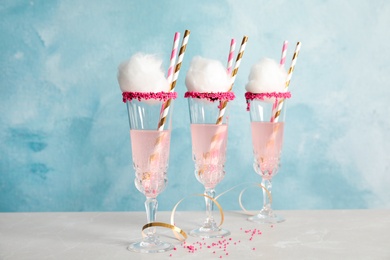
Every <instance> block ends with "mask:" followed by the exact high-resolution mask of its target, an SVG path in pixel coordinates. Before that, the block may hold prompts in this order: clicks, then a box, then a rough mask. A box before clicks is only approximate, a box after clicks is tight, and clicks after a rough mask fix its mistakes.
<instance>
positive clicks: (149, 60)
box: [118, 53, 170, 92]
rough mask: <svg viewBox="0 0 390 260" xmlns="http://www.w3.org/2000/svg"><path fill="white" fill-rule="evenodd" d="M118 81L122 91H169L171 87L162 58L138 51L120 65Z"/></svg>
mask: <svg viewBox="0 0 390 260" xmlns="http://www.w3.org/2000/svg"><path fill="white" fill-rule="evenodd" d="M118 82H119V86H120V88H121V90H122V92H161V91H164V92H169V89H170V86H169V83H168V80H167V79H166V78H165V75H164V72H163V70H162V60H160V59H157V58H156V57H155V56H154V55H149V54H143V53H136V54H134V55H133V56H132V57H131V58H130V59H129V60H128V61H125V62H123V63H121V64H120V65H119V67H118Z"/></svg>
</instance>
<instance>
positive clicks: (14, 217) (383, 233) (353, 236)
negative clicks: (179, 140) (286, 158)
mask: <svg viewBox="0 0 390 260" xmlns="http://www.w3.org/2000/svg"><path fill="white" fill-rule="evenodd" d="M278 213H280V214H282V215H283V216H284V217H285V218H286V219H287V220H286V221H285V222H283V223H280V224H275V225H262V224H256V223H252V222H249V221H247V220H246V218H247V216H246V215H244V214H243V213H241V212H225V222H224V224H223V227H224V228H226V229H229V230H230V231H231V235H230V236H229V237H226V238H224V239H199V238H194V237H188V239H187V240H186V241H185V243H184V242H180V241H179V240H177V239H176V238H175V237H174V236H173V234H172V232H171V230H169V229H164V228H158V230H157V232H158V233H159V234H160V237H161V238H162V239H165V240H168V241H170V242H173V243H174V244H175V246H176V250H172V251H169V252H166V253H158V254H157V256H158V257H159V259H173V258H183V257H185V259H200V258H201V259H221V258H224V259H239V258H241V259H255V258H259V257H264V258H267V259H390V210H316V211H278ZM175 216H176V217H175V222H176V225H177V226H179V227H181V228H182V229H184V230H185V231H189V230H190V229H191V228H194V227H195V226H197V224H198V223H201V222H202V221H203V218H204V212H176V215H175ZM169 218H170V212H158V215H157V220H158V221H162V222H167V223H169ZM215 218H216V220H217V221H219V215H218V212H215ZM145 219H146V217H145V213H144V212H81V213H70V212H64V213H0V259H156V258H155V257H156V254H141V253H133V252H130V251H128V250H127V249H126V247H127V245H128V244H129V243H130V242H131V241H132V240H134V239H137V238H140V237H141V227H142V226H143V225H144V224H145V221H146V220H145ZM218 244H219V245H218ZM219 247H221V248H219ZM189 248H190V249H189Z"/></svg>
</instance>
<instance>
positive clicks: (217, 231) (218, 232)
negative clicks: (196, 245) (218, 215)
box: [190, 225, 230, 238]
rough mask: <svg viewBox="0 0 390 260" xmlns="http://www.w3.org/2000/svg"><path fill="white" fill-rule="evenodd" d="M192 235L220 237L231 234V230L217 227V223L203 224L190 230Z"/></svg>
mask: <svg viewBox="0 0 390 260" xmlns="http://www.w3.org/2000/svg"><path fill="white" fill-rule="evenodd" d="M190 235H191V236H193V237H200V238H218V237H227V236H229V235H230V231H229V230H226V229H222V228H219V227H217V225H211V226H203V227H200V228H197V229H194V230H191V231H190Z"/></svg>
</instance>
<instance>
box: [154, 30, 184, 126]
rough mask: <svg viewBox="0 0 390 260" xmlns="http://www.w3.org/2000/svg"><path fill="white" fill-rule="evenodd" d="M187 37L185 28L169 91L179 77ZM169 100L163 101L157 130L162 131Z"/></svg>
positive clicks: (172, 88) (169, 103) (173, 87)
mask: <svg viewBox="0 0 390 260" xmlns="http://www.w3.org/2000/svg"><path fill="white" fill-rule="evenodd" d="M189 37H190V31H189V30H186V31H185V32H184V36H183V40H182V42H181V47H180V51H179V57H178V58H177V64H176V66H175V73H174V74H173V80H172V83H171V87H170V91H173V90H174V89H175V86H176V82H177V79H178V77H179V72H180V68H181V64H182V62H183V58H184V53H185V51H186V48H187V43H188V38H189ZM171 102H172V100H171V99H168V100H167V101H166V102H165V103H164V105H163V106H164V109H163V112H162V113H161V115H160V120H159V122H158V127H157V129H158V130H159V131H162V130H163V129H164V125H165V121H166V118H167V115H168V111H169V107H170V105H171Z"/></svg>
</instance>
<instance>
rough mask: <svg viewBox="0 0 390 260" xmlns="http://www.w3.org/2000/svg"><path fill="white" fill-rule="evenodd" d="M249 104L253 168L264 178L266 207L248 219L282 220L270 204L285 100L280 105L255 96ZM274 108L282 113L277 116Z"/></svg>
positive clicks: (282, 125) (272, 221) (278, 154)
mask: <svg viewBox="0 0 390 260" xmlns="http://www.w3.org/2000/svg"><path fill="white" fill-rule="evenodd" d="M248 102H249V106H250V110H249V112H250V119H251V131H252V144H253V154H254V162H253V168H254V170H255V172H256V173H257V174H259V175H260V176H261V177H262V182H261V184H262V185H263V187H265V188H266V189H267V190H268V192H267V191H266V190H264V189H263V208H262V209H261V211H260V213H258V214H257V215H255V216H252V217H249V218H248V220H250V221H253V222H260V223H279V222H283V221H284V218H283V217H281V216H278V215H276V214H275V213H274V212H273V211H272V207H271V201H272V199H271V197H270V196H271V194H272V193H271V190H272V177H274V176H275V175H276V174H277V172H278V170H279V167H280V157H281V153H282V143H283V131H284V118H285V109H286V106H285V104H284V103H285V100H284V101H283V102H282V103H281V105H279V106H278V101H275V103H274V102H273V101H272V100H261V99H253V100H248ZM275 111H279V113H280V114H279V116H278V117H276V119H275Z"/></svg>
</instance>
